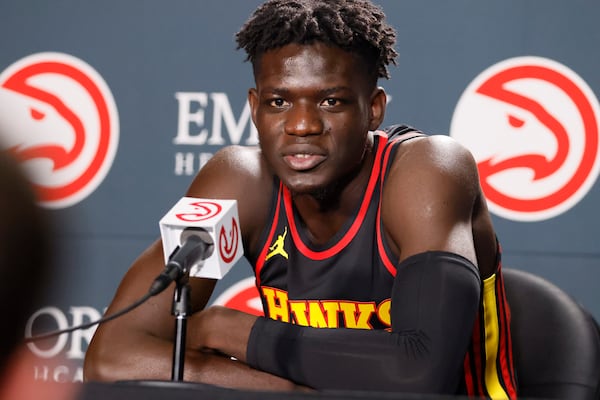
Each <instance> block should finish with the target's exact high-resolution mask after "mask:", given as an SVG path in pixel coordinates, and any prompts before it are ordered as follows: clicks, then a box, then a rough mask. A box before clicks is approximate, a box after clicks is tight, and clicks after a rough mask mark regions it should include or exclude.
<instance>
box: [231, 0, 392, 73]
mask: <svg viewBox="0 0 600 400" xmlns="http://www.w3.org/2000/svg"><path fill="white" fill-rule="evenodd" d="M236 40H237V44H238V49H244V50H245V51H246V53H247V55H248V57H247V60H249V61H250V62H251V63H252V65H253V66H254V67H255V68H256V62H257V61H258V60H259V59H260V56H261V55H262V54H263V53H265V52H266V51H269V50H273V49H277V48H279V47H283V46H285V45H288V44H292V43H297V44H312V43H315V42H322V43H325V44H327V45H331V46H336V47H339V48H341V49H343V50H345V51H348V52H350V53H355V54H358V55H359V56H360V57H361V58H362V59H363V60H364V62H365V65H366V66H367V68H368V71H369V74H371V75H373V77H374V78H375V80H377V78H389V77H390V74H389V71H388V68H387V66H388V65H389V64H390V63H392V64H396V61H395V58H396V56H397V55H398V53H397V52H396V50H395V49H394V44H395V42H396V32H395V30H394V28H392V27H391V26H390V25H388V24H387V23H386V21H385V13H384V12H383V10H382V9H381V8H380V7H379V6H377V5H375V4H373V3H371V2H370V1H368V0H268V1H267V2H265V3H263V4H262V5H261V6H259V7H258V8H257V9H256V10H255V11H254V13H253V14H252V15H251V16H250V18H249V19H248V20H247V21H246V23H245V24H244V25H243V26H242V28H241V29H240V31H239V32H238V33H237V34H236Z"/></svg>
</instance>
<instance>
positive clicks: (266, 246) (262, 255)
mask: <svg viewBox="0 0 600 400" xmlns="http://www.w3.org/2000/svg"><path fill="white" fill-rule="evenodd" d="M282 187H283V185H282V184H281V183H279V190H278V191H277V203H276V205H275V214H274V215H273V219H272V220H271V230H270V231H269V236H267V240H265V244H264V246H263V248H262V250H261V251H260V253H259V254H258V258H257V259H256V267H255V269H254V275H256V287H260V271H261V269H262V267H263V266H264V265H265V258H266V257H267V251H269V246H270V243H271V242H272V241H273V237H274V236H275V228H277V222H278V221H279V209H280V204H281V192H282V190H281V189H282Z"/></svg>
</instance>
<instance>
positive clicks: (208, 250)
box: [25, 197, 244, 343]
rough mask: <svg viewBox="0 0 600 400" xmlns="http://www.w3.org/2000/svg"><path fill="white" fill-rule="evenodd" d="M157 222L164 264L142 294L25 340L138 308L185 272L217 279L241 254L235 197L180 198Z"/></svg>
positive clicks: (50, 334)
mask: <svg viewBox="0 0 600 400" xmlns="http://www.w3.org/2000/svg"><path fill="white" fill-rule="evenodd" d="M159 225H160V231H161V237H162V241H163V251H164V254H165V264H166V266H165V269H164V270H163V272H162V273H161V274H160V275H159V276H158V277H157V278H156V279H155V280H154V282H153V283H152V285H151V287H150V290H149V291H148V292H146V294H145V295H144V296H143V297H141V298H140V299H138V300H137V301H135V302H134V303H132V304H130V305H129V306H127V307H125V308H123V309H121V310H119V311H117V312H115V313H113V314H109V315H105V316H104V317H102V318H100V319H98V320H95V321H92V322H89V323H85V324H81V325H77V326H73V327H70V328H66V329H61V330H56V331H52V332H48V333H44V334H40V335H37V336H31V337H28V338H25V342H26V343H30V342H36V341H38V340H44V339H48V338H51V337H54V336H58V335H62V334H64V333H69V332H73V331H76V330H79V329H87V328H90V327H92V326H94V325H97V324H101V323H104V322H108V321H111V320H113V319H115V318H118V317H120V316H121V315H123V314H126V313H128V312H130V311H131V310H133V309H135V308H137V307H139V306H140V305H141V304H143V303H144V302H146V300H148V299H149V298H150V297H152V296H154V295H157V294H158V293H160V292H162V291H163V290H165V289H166V288H167V287H168V286H169V284H170V283H171V282H173V281H174V280H175V279H178V278H180V277H181V276H182V275H185V274H188V273H189V276H192V277H202V278H213V279H221V278H222V277H224V276H225V274H226V273H227V272H229V270H230V269H231V267H233V265H234V264H235V263H236V262H237V261H238V260H239V259H240V258H242V256H243V255H244V248H243V244H242V234H241V231H240V229H239V226H240V223H239V218H238V212H237V202H236V201H235V200H215V199H199V198H194V197H183V198H181V199H180V200H179V201H178V202H177V203H176V204H175V205H174V206H173V208H171V210H169V212H168V213H167V214H166V215H165V216H164V217H163V218H162V219H161V220H160V222H159ZM178 321H179V320H178Z"/></svg>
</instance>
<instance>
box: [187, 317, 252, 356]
mask: <svg viewBox="0 0 600 400" xmlns="http://www.w3.org/2000/svg"><path fill="white" fill-rule="evenodd" d="M192 318H193V319H194V323H193V324H190V329H189V332H188V335H189V336H190V338H189V340H190V343H189V347H192V348H195V349H198V350H201V351H216V352H218V353H222V354H225V355H228V356H230V357H235V358H236V359H237V360H239V361H242V362H246V348H247V346H248V338H249V337H250V331H251V330H252V327H253V326H254V322H255V321H256V319H257V318H258V317H256V316H254V315H250V314H246V313H244V312H241V311H237V310H233V309H230V308H227V307H222V306H213V307H210V308H207V309H206V310H204V311H202V312H200V313H198V314H196V315H194V316H193V317H192Z"/></svg>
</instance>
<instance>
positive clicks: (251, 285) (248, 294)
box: [213, 277, 264, 316]
mask: <svg viewBox="0 0 600 400" xmlns="http://www.w3.org/2000/svg"><path fill="white" fill-rule="evenodd" d="M213 304H214V305H221V306H225V307H229V308H233V309H234V310H239V311H243V312H245V313H248V314H252V315H258V316H263V315H264V312H263V309H262V302H261V300H260V295H259V294H258V289H257V288H256V280H255V279H254V277H248V278H244V279H242V280H240V281H239V282H237V283H235V284H233V285H231V286H230V287H229V288H227V289H226V290H225V291H224V292H223V293H221V294H220V295H219V296H218V297H217V298H216V299H215V301H214V302H213Z"/></svg>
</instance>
